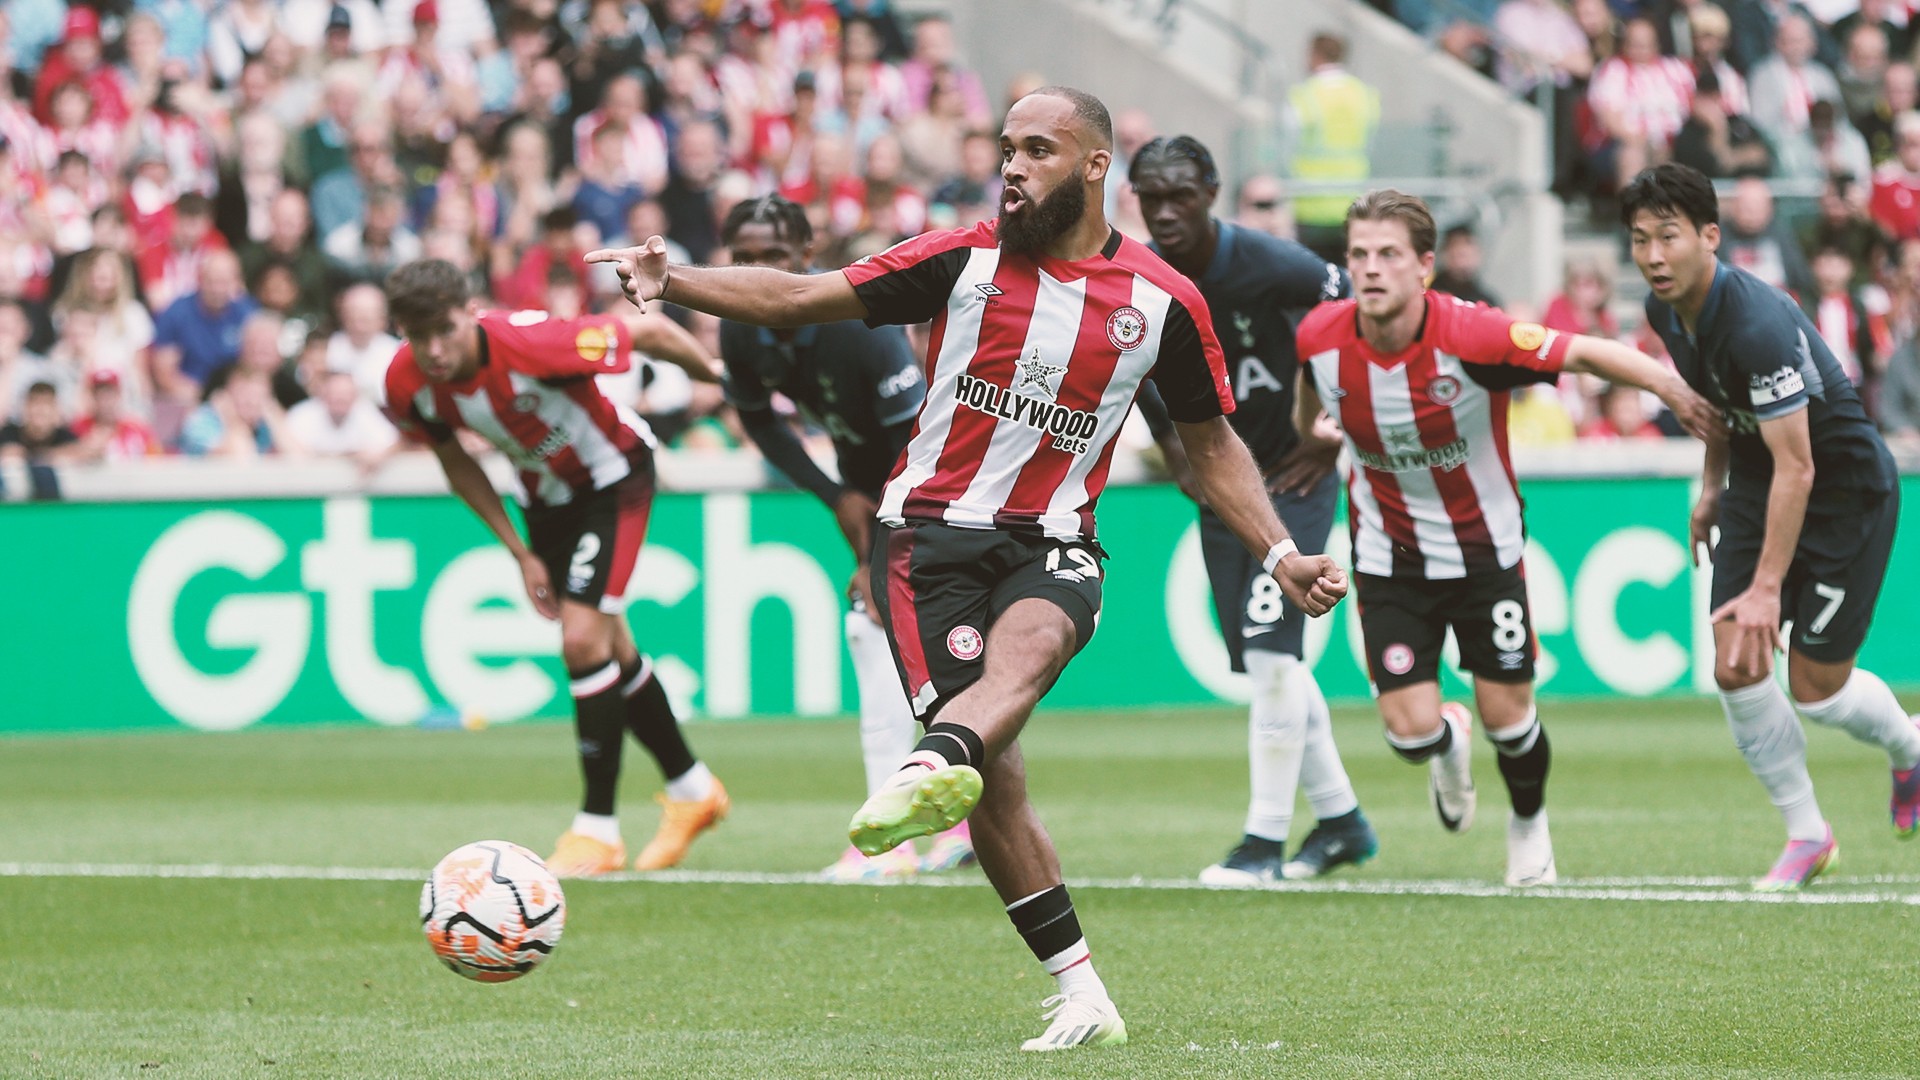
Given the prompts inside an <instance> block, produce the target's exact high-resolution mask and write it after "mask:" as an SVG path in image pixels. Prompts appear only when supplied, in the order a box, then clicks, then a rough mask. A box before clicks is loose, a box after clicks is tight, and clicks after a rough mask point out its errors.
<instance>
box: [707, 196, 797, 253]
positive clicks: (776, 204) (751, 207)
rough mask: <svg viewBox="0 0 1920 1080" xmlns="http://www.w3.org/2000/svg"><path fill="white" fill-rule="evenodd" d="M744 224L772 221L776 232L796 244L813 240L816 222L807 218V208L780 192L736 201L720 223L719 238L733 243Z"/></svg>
mask: <svg viewBox="0 0 1920 1080" xmlns="http://www.w3.org/2000/svg"><path fill="white" fill-rule="evenodd" d="M744 225H771V226H773V234H774V235H775V236H778V237H779V238H780V239H782V240H785V241H786V242H787V243H789V244H793V245H795V246H796V247H803V248H804V247H806V246H807V245H808V244H811V243H813V222H811V221H808V220H807V208H806V207H804V206H801V205H800V204H799V203H797V202H794V201H793V200H792V199H788V198H784V197H782V196H779V195H762V196H760V197H759V198H757V199H742V200H740V201H739V202H737V203H734V204H733V209H731V210H729V211H727V220H726V221H725V222H724V223H723V224H721V226H720V242H721V243H723V244H731V243H733V238H734V235H735V234H737V233H738V232H739V231H740V228H741V226H744Z"/></svg>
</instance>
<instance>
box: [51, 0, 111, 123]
mask: <svg viewBox="0 0 1920 1080" xmlns="http://www.w3.org/2000/svg"><path fill="white" fill-rule="evenodd" d="M69 81H72V82H76V83H78V84H79V86H80V87H81V88H82V89H84V90H85V91H86V96H87V98H88V100H89V101H91V102H92V105H93V114H94V115H95V116H96V117H98V118H99V119H100V120H102V121H104V122H105V123H108V124H111V125H113V126H114V127H116V128H118V127H119V126H121V125H123V124H125V123H126V122H127V119H128V117H129V116H130V115H131V112H130V110H129V109H128V107H127V98H126V93H125V90H124V89H123V87H122V84H121V81H120V76H119V75H118V74H117V73H116V72H115V71H114V70H113V69H112V68H110V67H108V66H107V65H106V63H105V53H104V52H103V51H102V49H101V45H100V16H99V15H98V14H96V13H95V12H94V10H93V9H92V8H86V7H72V8H69V9H68V10H67V21H66V29H65V31H64V32H63V33H62V35H61V37H60V47H59V49H57V50H48V52H47V54H46V57H45V59H44V61H43V62H42V64H41V66H40V75H39V78H38V79H36V80H35V82H34V90H33V111H34V115H35V116H37V117H39V119H40V121H41V123H49V122H50V121H51V120H52V119H53V112H52V103H53V92H54V90H55V89H57V88H58V87H60V86H61V85H63V84H65V83H67V82H69Z"/></svg>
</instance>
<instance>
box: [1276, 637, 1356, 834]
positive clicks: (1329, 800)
mask: <svg viewBox="0 0 1920 1080" xmlns="http://www.w3.org/2000/svg"><path fill="white" fill-rule="evenodd" d="M1282 659H1284V660H1286V661H1287V662H1288V663H1291V664H1295V665H1297V666H1298V668H1299V673H1300V675H1302V676H1303V678H1302V679H1301V680H1300V681H1301V682H1302V683H1304V684H1305V686H1306V689H1307V752H1306V755H1305V756H1304V757H1302V758H1301V759H1300V788H1301V790H1302V792H1304V793H1305V794H1306V796H1307V804H1308V805H1309V806H1311V807H1312V808H1313V816H1314V817H1315V818H1317V819H1319V820H1321V821H1325V820H1327V819H1328V818H1336V817H1339V816H1340V815H1342V814H1349V813H1352V812H1353V811H1354V810H1356V809H1358V808H1359V806H1360V799H1359V797H1358V796H1356V795H1355V794H1354V793H1353V781H1351V780H1349V779H1347V767H1346V766H1345V765H1343V764H1341V763H1340V750H1339V748H1338V747H1336V746H1335V745H1334V744H1333V714H1332V713H1331V712H1330V711H1329V710H1328V709H1327V696H1326V695H1325V694H1323V693H1321V692H1320V681H1319V680H1318V679H1315V678H1314V677H1313V672H1312V671H1311V670H1309V669H1308V668H1307V665H1306V664H1304V663H1301V662H1300V661H1299V660H1296V659H1294V658H1293V657H1291V656H1288V657H1283V658H1282Z"/></svg>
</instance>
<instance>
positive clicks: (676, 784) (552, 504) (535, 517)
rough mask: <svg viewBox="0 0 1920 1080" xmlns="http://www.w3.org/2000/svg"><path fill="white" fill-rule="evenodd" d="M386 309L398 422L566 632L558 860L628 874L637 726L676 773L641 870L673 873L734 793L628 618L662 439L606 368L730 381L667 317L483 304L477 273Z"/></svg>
mask: <svg viewBox="0 0 1920 1080" xmlns="http://www.w3.org/2000/svg"><path fill="white" fill-rule="evenodd" d="M387 299H388V303H389V304H390V305H391V307H392V311H393V318H394V322H395V323H396V324H397V325H398V326H399V328H400V332H401V334H402V335H403V336H404V337H405V338H406V342H405V344H403V345H401V347H400V351H399V352H397V353H395V354H394V357H393V362H392V363H391V364H390V365H389V366H388V368H387V377H386V380H385V383H384V385H383V387H382V389H383V390H384V391H385V394H386V401H385V403H384V404H385V406H386V409H387V413H388V415H389V416H391V417H392V418H393V420H394V422H395V423H396V424H397V425H399V427H400V429H401V431H403V432H405V433H407V434H408V435H409V436H410V437H411V438H414V439H416V440H418V441H421V442H424V443H426V444H428V445H429V446H431V447H432V448H433V453H434V456H435V457H438V458H439V459H440V467H441V469H442V470H444V471H445V472H446V474H447V485H448V486H449V487H451V488H452V489H453V492H454V494H456V495H458V496H460V498H461V500H462V501H464V502H465V503H466V504H467V505H468V506H469V507H471V508H472V510H473V512H474V513H475V514H477V515H479V517H480V520H481V521H483V522H485V523H486V525H487V527H488V528H489V529H492V530H493V534H494V535H495V536H497V537H499V539H500V542H501V543H502V544H505V545H506V547H507V550H508V551H510V552H512V553H513V557H514V559H515V560H516V561H518V562H519V564H520V576H521V578H522V579H523V580H524V582H525V585H526V590H527V599H528V600H529V601H531V602H532V604H533V607H534V610H535V611H538V612H539V613H540V614H541V616H543V617H545V618H548V619H558V620H559V622H560V655H561V659H562V660H563V661H564V662H565V663H566V667H567V675H568V677H569V678H570V679H571V680H572V689H573V711H574V726H575V729H576V731H577V732H578V734H579V751H580V771H581V773H582V775H583V776H584V777H585V781H586V795H585V798H584V800H583V801H582V803H581V807H580V813H578V814H576V815H575V816H574V819H573V827H572V828H570V829H568V830H567V831H566V833H564V834H563V835H562V836H561V837H560V842H559V844H558V846H557V847H556V848H555V850H554V853H553V857H552V858H550V859H548V860H547V865H548V866H549V867H551V868H552V870H553V872H554V873H555V874H558V875H560V876H562V877H583V876H589V875H593V874H603V873H608V872H611V871H615V870H621V869H624V868H625V866H626V858H627V853H626V845H624V844H623V843H622V842H621V840H620V822H619V819H618V818H617V817H615V816H614V795H615V790H616V788H618V786H619V781H620V753H621V747H622V745H623V743H624V736H623V732H625V731H631V732H632V733H633V735H634V737H635V738H636V739H638V740H640V744H641V745H642V746H644V747H646V748H647V751H648V752H649V753H651V754H652V755H653V757H654V760H655V761H656V762H658V763H659V765H660V771H661V772H662V773H664V774H665V775H666V778H667V785H666V792H665V793H664V794H662V795H661V796H659V800H660V802H661V804H662V805H663V806H664V808H665V813H664V816H663V817H662V819H661V822H660V830H659V832H658V833H656V834H655V835H654V838H653V840H652V841H651V842H649V843H648V844H647V846H646V847H645V848H643V849H642V850H641V852H640V855H639V857H638V858H637V859H636V860H635V861H634V868H635V869H636V870H661V869H665V868H666V867H669V866H673V865H675V864H676V863H678V862H679V861H680V860H681V859H682V858H684V857H685V856H686V853H687V847H688V845H689V844H691V843H692V842H693V839H694V837H695V836H697V835H699V834H700V833H701V832H702V831H704V830H706V829H708V828H711V827H712V826H713V825H714V823H715V822H717V821H719V820H720V819H721V818H723V817H725V816H726V813H727V805H728V803H727V791H726V788H724V787H722V786H721V785H720V781H719V780H718V779H716V778H715V777H714V775H713V773H711V772H710V771H708V769H707V767H706V765H704V764H702V763H701V762H700V761H698V760H697V759H696V758H695V757H694V756H693V751H691V750H689V749H688V748H687V744H686V741H685V740H684V739H683V738H682V737H681V734H680V725H679V723H678V722H677V721H676V720H675V718H674V715H673V707H672V706H671V705H670V704H668V702H667V694H666V691H665V690H664V689H662V688H661V686H660V680H659V679H658V678H656V677H655V674H654V669H653V664H652V662H651V661H650V660H649V659H648V658H647V657H645V656H642V655H641V654H640V651H639V649H638V648H636V647H635V645H634V641H633V632H632V630H631V629H630V628H629V627H628V626H627V620H626V604H625V600H626V594H627V587H628V586H629V585H630V584H631V583H632V581H633V568H634V564H635V562H636V561H637V560H638V559H639V557H640V544H641V541H642V540H643V539H644V538H645V537H646V532H647V515H648V512H649V511H650V510H651V508H652V505H653V488H654V472H653V433H652V432H651V431H649V430H648V429H647V425H646V422H645V421H643V420H641V419H640V418H639V417H637V416H635V415H634V414H633V412H632V411H631V410H629V409H628V408H627V407H626V406H624V405H620V404H617V403H615V402H614V401H612V400H610V399H609V398H608V397H607V395H606V394H605V393H604V392H602V390H601V389H600V387H599V386H598V385H597V384H596V383H595V382H594V376H596V375H610V374H615V373H618V372H622V371H626V370H627V369H628V368H629V366H630V365H631V362H632V361H631V358H630V354H631V353H632V351H633V350H634V349H636V348H639V349H643V350H645V351H646V352H647V353H649V354H650V355H654V356H659V357H661V358H663V359H667V360H671V361H672V362H673V363H675V364H677V365H679V366H680V367H683V368H685V369H686V370H687V372H688V374H690V375H691V376H692V377H694V378H696V379H699V380H701V381H703V382H717V381H718V380H719V376H718V374H717V373H716V371H715V367H714V365H713V362H712V360H711V359H710V358H709V357H708V356H707V355H706V351H705V350H704V349H702V348H701V347H700V345H699V343H697V342H696V341H694V340H693V338H692V336H690V335H689V334H687V332H686V331H684V330H682V329H680V328H679V327H678V326H677V325H675V324H674V323H673V322H672V321H671V320H668V319H659V318H645V317H642V316H640V315H638V314H636V313H632V312H629V313H628V314H626V315H597V316H588V317H586V318H581V319H553V318H549V317H548V315H547V313H546V312H544V311H516V312H492V311H489V312H482V311H479V310H478V309H477V307H476V305H475V303H474V301H473V300H472V298H471V296H470V295H469V293H468V291H467V283H466V278H465V275H463V274H462V273H461V272H460V271H459V270H458V269H456V268H455V267H454V266H453V264H451V263H448V262H445V261H442V260H439V259H426V260H422V261H419V262H414V263H409V264H407V265H406V266H402V267H400V268H399V269H397V270H395V271H394V272H393V274H392V276H390V277H389V278H388V279H387ZM461 429H466V430H468V431H472V432H475V433H477V434H479V435H480V436H482V437H484V438H485V439H486V441H488V442H489V443H492V444H493V445H494V446H495V447H497V448H499V450H500V452H501V453H503V454H505V455H506V456H507V458H508V459H509V460H511V461H512V462H513V464H514V466H515V467H516V468H517V469H518V470H519V476H520V486H521V488H522V490H523V491H524V495H523V497H522V504H523V506H524V509H525V513H524V515H523V516H524V517H525V519H526V523H527V540H526V542H525V543H522V542H521V539H520V536H519V534H518V533H516V532H515V531H514V528H513V523H512V521H510V520H509V519H508V518H507V512H506V508H505V507H504V506H503V505H502V504H501V501H500V496H499V495H498V494H496V493H495V492H494V490H493V485H492V484H491V483H490V482H489V481H488V480H487V476H486V473H484V472H483V471H481V468H480V464H479V463H478V462H476V461H475V460H474V459H473V458H472V457H470V456H469V455H468V454H467V451H466V450H465V449H464V448H463V447H462V446H461V444H460V440H459V439H458V438H457V437H456V434H457V432H458V431H459V430H461Z"/></svg>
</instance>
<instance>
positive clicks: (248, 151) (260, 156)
mask: <svg viewBox="0 0 1920 1080" xmlns="http://www.w3.org/2000/svg"><path fill="white" fill-rule="evenodd" d="M235 136H236V138H237V140H238V142H239V146H238V153H237V155H236V156H235V157H234V158H233V159H232V160H231V161H229V162H228V163H227V164H226V165H225V166H224V167H223V168H221V170H220V181H219V189H218V190H217V191H216V192H215V193H214V198H213V218H214V227H215V228H217V229H218V230H219V231H220V233H221V235H223V236H225V237H226V238H227V242H228V243H229V244H231V245H234V246H237V247H239V248H241V249H242V250H245V248H246V247H247V246H248V245H250V244H257V243H259V242H261V241H263V240H265V239H267V237H268V236H269V235H271V234H272V232H273V206H274V202H275V200H277V199H278V198H279V197H280V195H281V194H282V193H283V192H286V191H289V190H292V191H293V192H294V193H295V194H297V195H299V196H300V214H301V216H302V217H303V218H304V217H305V216H306V212H307V198H306V195H305V194H304V193H302V192H300V191H299V190H298V189H289V188H288V187H287V184H286V170H285V164H286V156H287V136H286V132H285V130H283V129H282V128H281V127H280V125H279V123H278V122H277V121H275V120H274V118H273V117H272V116H269V115H268V114H267V113H265V112H252V113H247V114H245V115H243V116H241V117H240V121H239V125H238V127H237V129H236V130H235Z"/></svg>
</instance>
